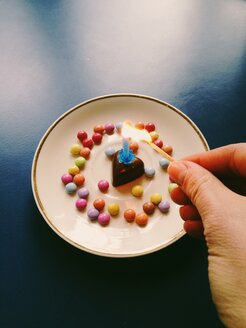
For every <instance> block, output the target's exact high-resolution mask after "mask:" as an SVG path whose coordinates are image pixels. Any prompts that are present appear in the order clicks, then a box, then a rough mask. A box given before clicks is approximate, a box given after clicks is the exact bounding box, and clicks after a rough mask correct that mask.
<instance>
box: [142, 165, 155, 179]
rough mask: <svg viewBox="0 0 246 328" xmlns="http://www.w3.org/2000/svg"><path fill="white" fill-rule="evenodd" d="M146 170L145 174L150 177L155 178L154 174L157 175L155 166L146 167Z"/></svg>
mask: <svg viewBox="0 0 246 328" xmlns="http://www.w3.org/2000/svg"><path fill="white" fill-rule="evenodd" d="M144 171H145V175H146V176H147V177H148V178H153V176H154V175H155V169H154V168H153V167H146V168H145V170H144Z"/></svg>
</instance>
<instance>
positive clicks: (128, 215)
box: [124, 208, 136, 222]
mask: <svg viewBox="0 0 246 328" xmlns="http://www.w3.org/2000/svg"><path fill="white" fill-rule="evenodd" d="M135 217H136V212H135V211H134V210H132V209H130V208H129V209H127V210H125V212H124V218H125V219H126V221H127V222H132V221H134V220H135Z"/></svg>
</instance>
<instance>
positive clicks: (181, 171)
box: [168, 162, 187, 186]
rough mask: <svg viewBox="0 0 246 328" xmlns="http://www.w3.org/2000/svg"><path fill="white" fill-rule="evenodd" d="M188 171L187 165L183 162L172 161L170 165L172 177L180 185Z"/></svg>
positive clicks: (169, 170) (169, 169)
mask: <svg viewBox="0 0 246 328" xmlns="http://www.w3.org/2000/svg"><path fill="white" fill-rule="evenodd" d="M186 172H187V167H186V165H185V164H184V163H182V162H172V163H170V165H169V167H168V174H169V176H170V178H171V179H172V180H173V181H174V182H176V183H177V184H179V185H180V186H181V185H182V184H183V181H184V178H185V175H186Z"/></svg>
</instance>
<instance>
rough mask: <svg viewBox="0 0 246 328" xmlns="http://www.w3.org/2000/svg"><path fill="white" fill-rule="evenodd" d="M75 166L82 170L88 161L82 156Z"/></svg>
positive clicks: (77, 159)
mask: <svg viewBox="0 0 246 328" xmlns="http://www.w3.org/2000/svg"><path fill="white" fill-rule="evenodd" d="M74 163H75V165H76V166H78V167H79V168H82V167H84V166H85V163H86V159H85V158H84V157H82V156H80V157H78V158H76V160H75V162H74Z"/></svg>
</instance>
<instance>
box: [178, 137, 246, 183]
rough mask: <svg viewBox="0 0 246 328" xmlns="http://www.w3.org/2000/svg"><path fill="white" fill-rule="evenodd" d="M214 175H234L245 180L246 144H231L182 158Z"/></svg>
mask: <svg viewBox="0 0 246 328" xmlns="http://www.w3.org/2000/svg"><path fill="white" fill-rule="evenodd" d="M184 159H185V160H188V161H192V162H195V163H197V164H199V165H201V166H202V167H204V168H205V169H207V170H209V171H210V172H212V173H214V174H219V175H224V174H231V173H234V174H236V175H239V176H241V177H244V178H246V143H239V144H232V145H228V146H223V147H220V148H216V149H213V150H210V151H207V152H204V153H200V154H194V155H191V156H187V157H185V158H184Z"/></svg>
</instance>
